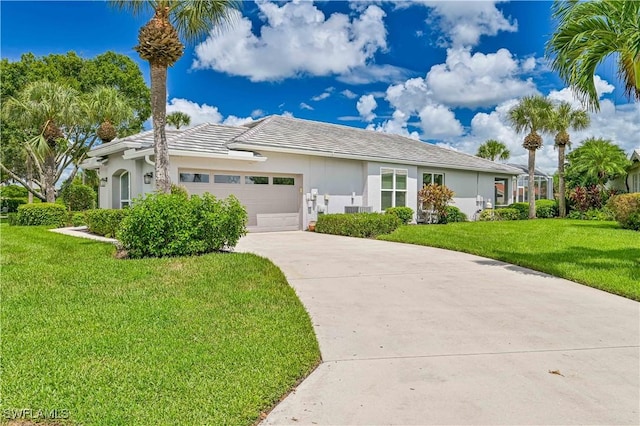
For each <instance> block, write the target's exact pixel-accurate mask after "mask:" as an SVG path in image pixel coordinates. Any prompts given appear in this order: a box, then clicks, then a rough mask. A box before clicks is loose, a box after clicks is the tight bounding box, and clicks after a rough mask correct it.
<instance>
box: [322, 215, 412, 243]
mask: <svg viewBox="0 0 640 426" xmlns="http://www.w3.org/2000/svg"><path fill="white" fill-rule="evenodd" d="M400 225H402V221H401V220H400V218H398V216H396V215H395V214H381V213H353V214H323V215H319V216H318V221H317V223H316V232H320V233H323V234H333V235H345V236H348V237H360V238H374V237H376V236H378V235H381V234H389V233H391V232H393V231H394V230H395V229H396V228H398V227H399V226H400Z"/></svg>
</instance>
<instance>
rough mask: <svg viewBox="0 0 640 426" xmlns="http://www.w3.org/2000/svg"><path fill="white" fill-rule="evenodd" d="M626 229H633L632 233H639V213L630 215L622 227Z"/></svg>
mask: <svg viewBox="0 0 640 426" xmlns="http://www.w3.org/2000/svg"><path fill="white" fill-rule="evenodd" d="M623 227H624V228H626V229H633V230H634V231H640V213H633V214H631V215H630V216H629V217H628V218H627V220H626V221H625V224H624V226H623Z"/></svg>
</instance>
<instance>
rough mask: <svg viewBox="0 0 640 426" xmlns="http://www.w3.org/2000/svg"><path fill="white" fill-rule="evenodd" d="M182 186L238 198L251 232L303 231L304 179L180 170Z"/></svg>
mask: <svg viewBox="0 0 640 426" xmlns="http://www.w3.org/2000/svg"><path fill="white" fill-rule="evenodd" d="M179 174H180V184H181V185H184V186H185V187H186V188H187V190H188V191H189V193H190V194H198V195H201V194H204V193H205V192H209V193H210V194H212V195H215V196H216V197H218V198H226V197H228V196H229V195H231V194H233V195H235V196H236V197H237V198H238V200H240V202H241V203H242V204H244V206H245V207H246V209H247V213H248V215H249V218H248V219H249V221H248V224H247V226H248V228H249V230H250V231H257V232H263V231H296V230H299V229H301V228H300V204H301V200H302V195H301V188H302V177H301V176H300V175H284V174H273V173H250V172H224V171H211V170H180V172H179Z"/></svg>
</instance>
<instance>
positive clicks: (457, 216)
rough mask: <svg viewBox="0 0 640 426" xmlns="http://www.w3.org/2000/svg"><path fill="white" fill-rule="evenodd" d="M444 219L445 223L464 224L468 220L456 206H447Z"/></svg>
mask: <svg viewBox="0 0 640 426" xmlns="http://www.w3.org/2000/svg"><path fill="white" fill-rule="evenodd" d="M445 219H446V222H445V223H454V222H466V221H467V220H468V218H467V215H466V214H464V213H463V212H462V210H460V209H459V208H457V207H456V206H447V215H446V216H445Z"/></svg>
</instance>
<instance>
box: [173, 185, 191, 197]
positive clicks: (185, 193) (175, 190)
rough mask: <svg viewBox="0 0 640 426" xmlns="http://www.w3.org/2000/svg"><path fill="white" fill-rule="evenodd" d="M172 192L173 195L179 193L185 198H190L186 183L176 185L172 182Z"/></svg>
mask: <svg viewBox="0 0 640 426" xmlns="http://www.w3.org/2000/svg"><path fill="white" fill-rule="evenodd" d="M171 193H172V194H173V195H179V196H181V197H183V198H189V191H188V190H187V188H186V187H185V186H184V185H176V184H175V183H172V184H171Z"/></svg>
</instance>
